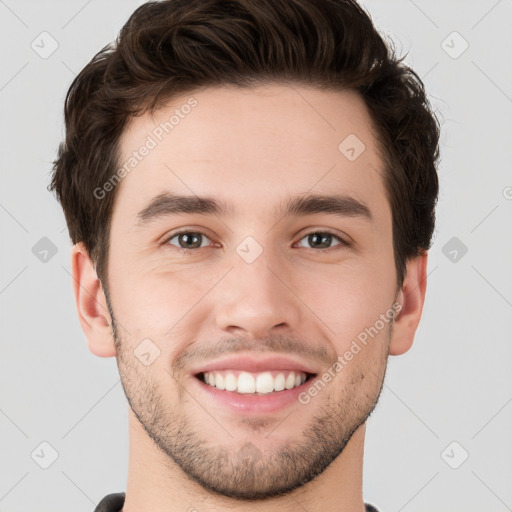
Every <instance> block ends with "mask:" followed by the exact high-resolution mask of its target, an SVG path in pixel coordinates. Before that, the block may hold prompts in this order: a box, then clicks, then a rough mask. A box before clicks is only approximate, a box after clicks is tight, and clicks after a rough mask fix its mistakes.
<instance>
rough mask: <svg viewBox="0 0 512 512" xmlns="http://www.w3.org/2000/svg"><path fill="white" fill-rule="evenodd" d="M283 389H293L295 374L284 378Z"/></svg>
mask: <svg viewBox="0 0 512 512" xmlns="http://www.w3.org/2000/svg"><path fill="white" fill-rule="evenodd" d="M284 387H285V388H286V389H292V388H293V387H295V374H294V373H290V375H288V377H287V378H286V383H285V385H284Z"/></svg>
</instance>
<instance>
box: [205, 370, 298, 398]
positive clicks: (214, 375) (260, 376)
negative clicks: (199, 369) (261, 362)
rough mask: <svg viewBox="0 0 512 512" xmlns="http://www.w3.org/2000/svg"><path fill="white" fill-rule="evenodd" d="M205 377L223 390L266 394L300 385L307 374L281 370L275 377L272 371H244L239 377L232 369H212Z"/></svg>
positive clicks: (210, 383) (209, 382) (207, 382)
mask: <svg viewBox="0 0 512 512" xmlns="http://www.w3.org/2000/svg"><path fill="white" fill-rule="evenodd" d="M285 374H286V378H285ZM203 379H204V381H205V382H206V384H209V385H210V386H212V387H216V388H217V389H221V390H227V391H236V392H238V393H242V394H254V393H261V394H266V393H272V392H274V391H283V390H285V389H293V388H295V387H297V386H300V385H301V384H303V383H304V382H305V381H306V379H307V375H306V374H305V373H302V372H284V373H283V372H280V373H278V374H277V375H276V376H275V377H274V376H273V375H272V373H271V372H270V371H267V372H262V373H256V374H253V373H249V372H243V371H242V372H240V373H239V374H238V377H237V376H235V374H234V373H233V372H232V371H222V372H219V371H212V372H205V373H204V374H203Z"/></svg>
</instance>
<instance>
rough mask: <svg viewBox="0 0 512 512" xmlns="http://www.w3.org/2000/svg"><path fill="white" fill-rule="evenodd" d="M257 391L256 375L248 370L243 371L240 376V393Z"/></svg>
mask: <svg viewBox="0 0 512 512" xmlns="http://www.w3.org/2000/svg"><path fill="white" fill-rule="evenodd" d="M255 391H256V382H255V381H254V377H253V376H252V375H251V374H250V373H247V372H242V373H241V374H240V375H239V376H238V392H239V393H254V392H255Z"/></svg>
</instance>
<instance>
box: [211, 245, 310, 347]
mask: <svg viewBox="0 0 512 512" xmlns="http://www.w3.org/2000/svg"><path fill="white" fill-rule="evenodd" d="M270 252H271V251H270V250H267V249H265V250H264V251H263V252H262V254H261V255H260V256H259V257H258V258H257V259H256V260H255V261H253V262H252V263H248V262H246V261H244V260H243V259H242V258H241V257H239V255H238V254H236V253H235V254H234V257H233V259H232V269H231V271H230V272H229V273H228V275H227V276H226V278H225V279H224V280H223V281H222V283H219V285H220V288H219V290H218V294H217V295H216V297H215V301H216V323H217V327H218V328H219V329H220V330H223V331H224V332H226V333H229V334H232V335H240V334H243V335H245V336H247V337H252V338H264V337H265V336H269V335H271V334H273V333H276V332H278V333H281V334H283V333H285V332H287V331H296V330H297V326H298V324H299V322H300V312H301V309H300V304H301V302H300V299H299V298H298V297H297V295H296V293H294V286H293V277H292V276H291V274H290V272H285V271H284V269H283V268H281V267H282V266H281V265H280V264H279V263H278V262H277V260H276V258H273V257H272V255H271V254H270Z"/></svg>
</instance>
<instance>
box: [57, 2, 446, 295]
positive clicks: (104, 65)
mask: <svg viewBox="0 0 512 512" xmlns="http://www.w3.org/2000/svg"><path fill="white" fill-rule="evenodd" d="M403 59H404V57H402V58H401V59H398V58H397V57H395V52H394V49H393V48H392V46H391V45H389V46H388V45H386V44H385V42H384V40H383V39H382V37H381V36H380V35H379V33H378V32H377V30H376V29H375V27H374V25H373V23H372V21H371V18H370V17H369V15H368V14H367V13H366V12H365V11H364V10H363V9H362V8H361V7H360V6H359V5H358V3H357V2H356V1H355V0H163V1H151V2H147V3H145V4H143V5H141V6H140V7H138V8H137V9H136V10H135V11H134V12H133V14H132V15H131V16H130V18H129V19H128V21H127V22H126V24H125V25H124V26H123V28H122V29H121V32H120V34H119V36H118V37H117V39H116V41H115V43H114V44H109V45H107V46H105V47H104V48H103V49H102V50H100V51H99V52H98V53H97V54H96V55H95V56H94V57H93V58H92V60H91V61H90V62H89V63H88V64H87V65H86V66H85V67H84V69H82V71H81V72H80V73H79V74H78V75H77V76H76V78H75V79H74V80H73V83H72V84H71V86H70V88H69V90H68V92H67V95H66V101H65V108H64V115H65V125H66V137H65V141H64V142H63V143H61V144H60V146H59V151H58V157H57V159H56V160H55V161H54V162H53V176H52V181H51V184H50V186H49V190H54V191H55V192H56V195H57V199H58V200H59V201H60V203H61V205H62V207H63V209H64V214H65V216H66V222H67V225H68V229H69V234H70V237H71V240H72V242H73V243H77V242H83V243H84V245H85V247H86V249H87V251H88V253H89V255H90V257H91V259H92V260H93V262H94V263H95V265H96V271H97V273H98V277H99V278H100V280H101V281H102V284H103V286H104V287H105V288H106V278H107V260H108V248H109V234H110V224H111V217H112V210H113V205H114V200H115V197H116V190H117V189H116V188H114V190H112V191H111V192H110V193H109V194H108V195H107V196H106V197H104V198H103V199H101V200H98V199H97V198H96V196H95V194H94V193H93V191H94V190H95V189H97V187H101V186H102V185H103V184H104V183H105V182H106V181H108V180H109V178H110V177H112V176H113V175H114V174H115V172H116V170H117V168H118V165H119V144H118V143H119V138H120V136H121V134H122V132H123V129H124V127H125V125H126V123H127V120H128V119H129V117H130V116H136V115H141V114H143V113H145V112H148V111H149V112H150V113H153V112H154V111H155V110H157V109H158V108H159V107H160V106H162V105H163V104H164V103H166V102H167V101H169V100H171V99H172V98H173V97H176V96H178V95H180V94H184V93H186V92H191V91H193V90H195V89H198V88H202V87H208V86H214V85H223V84H232V85H237V86H240V87H247V86H249V87H250V86H256V85H259V84H264V83H297V84H304V85H311V86H315V87H318V88H320V89H324V90H331V91H340V90H343V89H354V90H356V91H358V92H359V93H360V94H361V96H362V98H363V99H364V101H365V104H366V106H367V108H368V109H369V112H370V114H371V119H372V122H373V125H374V126H373V128H374V130H375V132H376V135H377V139H378V142H379V153H380V155H381V158H382V160H383V163H384V171H385V172H384V183H385V187H386V193H387V198H388V201H389V203H390V206H391V210H392V217H393V247H394V257H395V266H396V272H397V285H398V286H399V287H400V286H402V284H403V279H404V277H405V268H406V267H405V265H406V263H407V261H408V260H409V259H411V258H412V257H415V256H418V255H420V254H422V253H423V252H425V251H426V250H428V249H429V248H430V246H431V243H432V235H433V231H434V225H435V205H436V202H437V196H438V189H439V184H438V177H437V171H436V162H437V159H438V157H439V149H438V140H439V123H438V121H437V119H436V117H435V115H434V114H433V112H432V110H431V107H430V104H429V102H428V99H427V98H426V94H425V90H424V86H423V83H422V81H421V79H420V78H419V77H418V75H417V74H416V73H415V72H414V71H413V70H412V69H410V68H409V67H408V66H406V65H404V64H403V62H402V61H403Z"/></svg>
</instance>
